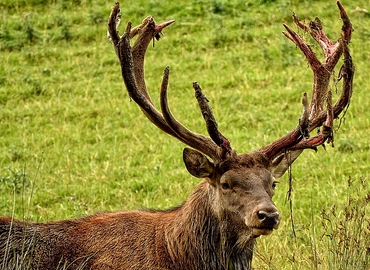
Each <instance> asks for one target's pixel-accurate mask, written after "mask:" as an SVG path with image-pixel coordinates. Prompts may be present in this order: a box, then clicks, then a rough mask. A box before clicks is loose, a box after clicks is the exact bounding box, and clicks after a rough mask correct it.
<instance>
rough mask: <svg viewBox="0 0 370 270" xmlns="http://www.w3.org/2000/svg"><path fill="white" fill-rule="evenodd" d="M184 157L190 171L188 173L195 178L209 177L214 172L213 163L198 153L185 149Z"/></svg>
mask: <svg viewBox="0 0 370 270" xmlns="http://www.w3.org/2000/svg"><path fill="white" fill-rule="evenodd" d="M182 157H183V160H184V163H185V166H186V169H188V172H189V173H190V174H191V175H193V176H195V177H198V178H205V177H209V176H210V175H211V174H212V173H213V171H214V165H213V163H212V162H211V161H209V160H208V159H207V158H206V157H205V156H204V155H203V154H201V153H199V152H198V151H195V150H193V149H189V148H185V149H184V151H183V154H182Z"/></svg>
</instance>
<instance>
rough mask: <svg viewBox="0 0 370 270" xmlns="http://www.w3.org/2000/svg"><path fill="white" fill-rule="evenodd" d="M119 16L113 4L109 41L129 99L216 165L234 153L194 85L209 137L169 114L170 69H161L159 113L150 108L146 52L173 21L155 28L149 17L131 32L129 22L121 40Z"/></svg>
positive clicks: (149, 117) (117, 6)
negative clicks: (146, 81)
mask: <svg viewBox="0 0 370 270" xmlns="http://www.w3.org/2000/svg"><path fill="white" fill-rule="evenodd" d="M119 13H120V8H119V3H116V4H115V6H114V7H113V9H112V12H111V15H110V17H109V21H108V32H109V38H110V40H111V42H112V44H113V46H114V49H115V51H116V54H117V56H118V58H119V60H120V64H121V70H122V77H123V80H124V82H125V85H126V88H127V91H128V93H129V95H130V97H131V98H132V99H133V100H134V101H135V102H136V103H137V104H138V105H139V106H140V108H141V110H142V111H143V112H144V114H145V115H146V116H147V118H148V119H149V120H150V121H151V122H152V123H154V124H155V125H156V126H157V127H158V128H160V129H161V130H162V131H164V132H166V133H168V134H170V135H171V136H173V137H175V138H177V139H178V140H180V141H182V142H183V143H185V144H187V145H188V146H190V147H192V148H194V149H196V150H198V151H200V152H202V153H203V154H206V155H207V156H209V157H210V158H212V160H213V161H215V162H220V161H222V160H223V159H225V158H227V157H228V156H230V155H232V154H233V153H235V152H234V151H233V150H232V148H231V146H230V143H229V141H228V140H227V139H226V138H225V137H224V136H223V135H222V134H221V133H220V132H219V131H218V128H217V123H216V121H215V119H214V116H213V114H212V111H211V108H210V107H209V105H208V100H207V99H206V97H205V96H204V95H203V93H202V90H201V88H200V86H199V85H198V84H197V83H194V84H193V88H194V90H195V95H196V98H197V100H198V104H199V106H200V109H201V112H202V114H203V117H204V119H205V121H206V125H207V129H208V133H209V135H210V137H211V138H208V137H206V136H204V135H201V134H197V133H194V132H192V131H190V130H189V129H187V128H186V127H185V126H183V125H182V124H181V123H180V122H178V121H177V120H176V119H175V118H174V116H173V115H172V113H171V112H170V109H169V106H168V101H167V88H168V80H169V67H166V69H165V70H164V75H163V80H162V86H161V110H162V112H160V111H159V110H158V109H157V108H156V107H155V106H154V105H153V103H152V101H151V99H150V96H149V93H148V91H147V88H146V85H145V79H144V58H145V53H146V50H147V47H148V45H149V43H150V41H151V40H152V39H153V38H156V39H157V40H159V38H160V33H161V31H162V30H163V29H164V28H165V27H167V26H168V25H170V24H172V23H173V22H174V21H173V20H172V21H168V22H165V23H162V24H158V25H156V24H155V22H154V19H153V18H152V17H151V16H149V17H147V18H146V19H144V21H143V22H142V23H141V24H140V25H139V26H137V27H135V28H133V29H131V23H130V22H129V23H128V25H127V27H126V31H125V33H124V34H123V35H122V37H119V35H118V31H117V27H118V25H119V21H120V14H119ZM136 35H137V39H136V41H135V42H134V45H133V47H132V48H131V47H130V39H131V38H133V37H134V36H136Z"/></svg>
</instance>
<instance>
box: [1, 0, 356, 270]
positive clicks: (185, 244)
mask: <svg viewBox="0 0 370 270" xmlns="http://www.w3.org/2000/svg"><path fill="white" fill-rule="evenodd" d="M337 5H338V7H339V11H340V14H341V18H342V20H343V27H342V34H341V37H340V38H339V39H338V40H337V41H336V42H331V41H330V40H329V39H328V38H327V37H326V35H325V33H324V32H323V30H322V26H321V23H320V22H319V20H318V19H317V20H316V21H315V22H311V24H310V26H309V27H308V26H305V25H304V24H303V23H302V22H301V21H299V19H298V18H297V17H296V16H295V15H293V20H294V21H295V23H296V24H297V26H298V27H299V28H301V29H303V30H304V31H306V32H309V33H310V35H311V36H312V37H313V38H314V39H315V40H316V41H317V43H318V44H319V45H320V47H321V48H322V49H323V51H324V55H325V60H324V61H323V62H320V61H319V60H318V59H317V57H316V55H315V54H314V53H313V52H312V51H311V49H310V46H309V45H307V44H306V43H305V42H304V41H303V40H302V39H301V37H300V36H299V35H298V34H296V33H295V32H294V31H293V30H292V29H290V28H289V27H288V26H286V25H284V27H285V28H286V30H287V33H284V34H285V36H286V37H287V38H288V39H290V40H291V41H293V42H294V43H295V44H296V45H297V46H298V47H299V48H300V50H301V51H302V52H303V54H304V56H305V57H306V59H307V60H308V63H309V65H310V67H311V69H312V70H313V73H314V84H313V94H312V99H311V103H310V104H308V99H307V94H306V93H305V94H304V95H303V98H302V104H303V113H302V116H301V118H300V119H299V124H298V125H297V126H296V127H295V128H294V129H293V130H292V131H290V132H288V133H287V134H286V135H284V136H282V137H281V138H279V139H277V140H275V141H274V142H272V143H270V144H268V145H266V146H264V147H262V148H260V149H258V150H255V151H252V152H250V153H248V154H237V152H236V150H234V149H233V148H232V147H231V145H230V142H229V141H228V139H227V138H225V137H224V136H223V135H222V134H221V132H220V131H219V130H218V127H217V123H216V120H215V118H214V116H213V113H212V110H211V108H210V106H209V105H208V100H207V98H206V97H205V96H204V95H203V93H202V89H201V88H200V86H199V85H198V83H196V82H195V83H193V88H194V90H195V97H196V99H197V101H198V104H199V107H200V110H201V112H202V115H203V118H204V120H205V123H206V127H207V131H208V134H209V137H208V136H204V135H201V134H197V133H194V132H192V131H190V130H189V129H187V128H186V127H185V126H183V125H182V124H181V123H179V122H178V121H177V120H176V119H175V117H174V116H173V115H172V113H171V111H170V109H169V105H168V100H167V89H168V82H169V68H168V67H167V68H166V69H165V71H164V75H163V81H162V85H161V92H160V94H161V95H160V107H161V108H160V110H158V109H157V108H156V107H155V106H154V104H153V102H152V101H151V99H150V95H149V92H148V91H147V89H146V84H145V79H144V57H145V53H146V50H147V47H148V45H149V44H150V42H151V40H152V39H153V38H157V39H159V37H160V33H161V31H162V30H163V29H164V28H165V27H167V26H168V25H170V24H171V23H173V22H174V21H169V22H166V23H162V24H159V25H156V24H155V22H154V20H153V18H152V17H150V16H149V17H147V18H146V19H145V20H144V21H143V22H142V24H141V25H139V26H137V27H135V28H132V29H131V23H129V24H128V26H127V28H126V31H125V33H124V34H123V35H122V36H121V37H120V36H119V35H118V31H117V27H118V24H119V21H120V15H119V12H120V7H119V3H116V4H115V6H114V7H113V9H112V13H111V15H110V18H109V21H108V31H109V36H110V39H111V42H112V44H113V47H114V49H115V52H116V54H117V56H118V59H119V61H120V65H121V72H122V77H123V80H124V83H125V86H126V89H127V91H128V93H129V95H130V97H131V98H132V99H133V100H134V101H135V102H136V103H137V104H138V105H139V107H140V108H141V110H142V111H143V113H144V114H145V116H146V117H147V118H148V119H149V120H150V121H151V122H152V123H153V124H154V125H156V126H157V127H158V128H159V129H161V130H162V131H164V132H165V133H167V134H169V135H171V136H173V137H174V138H176V139H178V140H179V141H181V142H183V143H184V144H186V145H188V146H190V147H191V148H192V149H190V148H185V149H184V152H183V161H184V163H185V166H186V168H187V170H188V172H189V173H190V174H191V175H193V176H195V177H198V178H202V179H204V180H203V181H202V182H200V184H199V185H198V186H197V187H196V188H195V189H194V190H193V192H192V193H191V195H190V196H189V198H188V199H187V201H186V202H185V203H184V204H183V205H181V206H179V207H177V208H173V209H171V210H167V211H132V212H124V211H121V212H115V213H102V214H97V215H93V216H89V217H85V218H81V219H75V220H64V221H55V222H49V223H25V222H21V221H17V220H13V219H12V218H9V217H0V267H3V268H6V269H19V268H22V269H23V268H26V269H29V268H30V269H39V270H44V269H150V270H152V269H171V270H177V269H178V270H180V269H181V270H196V269H211V270H213V269H215V270H218V269H220V270H223V269H240V270H242V269H247V270H249V269H251V262H252V256H253V246H254V243H255V239H256V238H257V237H259V236H261V235H268V234H270V233H272V231H273V230H274V229H277V228H278V226H279V222H280V214H279V212H278V210H277V208H276V206H275V204H274V203H273V201H272V197H273V195H274V189H275V185H276V178H279V177H281V176H282V175H283V174H284V173H285V172H286V170H287V169H288V167H289V166H290V165H291V164H292V163H293V162H294V160H295V159H296V158H297V157H298V156H299V155H300V154H301V153H302V151H303V150H304V149H307V148H308V149H316V147H317V146H320V145H323V144H324V143H325V142H330V141H332V140H333V131H332V127H333V120H334V118H337V117H338V115H339V114H340V113H341V112H342V111H343V109H344V108H345V107H346V106H348V104H349V102H350V98H351V95H352V80H353V74H354V68H353V64H352V59H351V56H350V53H349V49H348V46H347V45H348V43H349V42H350V38H351V32H352V25H351V22H350V20H349V18H348V16H347V14H346V12H345V10H344V9H343V7H342V5H341V4H340V3H339V2H338V3H337ZM136 35H137V39H136V41H135V43H134V45H133V46H132V47H131V45H130V39H131V38H133V37H134V36H136ZM342 55H343V56H344V62H343V66H342V68H341V71H340V72H341V73H340V77H341V78H343V83H342V92H341V94H340V97H339V98H338V100H337V102H336V103H335V104H332V93H331V92H330V90H329V82H330V77H331V75H332V73H333V69H334V67H335V66H336V64H337V62H338V61H339V59H340V57H341V56H342ZM325 100H326V102H327V105H326V109H325V110H324V107H325V106H324V104H323V103H324V102H325ZM316 128H320V132H319V133H318V134H317V135H315V136H313V137H311V138H310V137H309V135H310V132H311V131H313V130H314V129H316Z"/></svg>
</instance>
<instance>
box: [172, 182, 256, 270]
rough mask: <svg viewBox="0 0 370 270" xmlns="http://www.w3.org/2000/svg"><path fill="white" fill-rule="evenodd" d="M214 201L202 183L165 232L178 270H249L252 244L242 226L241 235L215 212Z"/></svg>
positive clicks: (229, 220)
mask: <svg viewBox="0 0 370 270" xmlns="http://www.w3.org/2000/svg"><path fill="white" fill-rule="evenodd" d="M215 197H216V194H214V189H213V188H212V187H210V186H209V184H208V183H207V182H206V181H202V182H201V183H200V184H199V185H198V186H197V188H196V189H195V190H194V191H193V192H192V194H191V195H190V196H189V198H188V200H187V201H186V202H185V203H184V204H183V205H182V206H181V207H180V208H178V210H177V211H176V214H175V216H174V219H173V221H172V223H171V225H169V228H168V230H166V231H167V233H166V238H167V239H166V241H167V245H168V252H169V254H170V256H171V258H172V261H173V262H174V263H175V264H176V265H178V266H179V267H180V268H179V269H206V268H208V269H230V266H231V269H250V267H251V261H252V256H253V246H254V243H255V240H254V239H253V238H251V237H250V234H249V233H247V231H246V230H245V225H243V227H244V232H243V231H241V228H240V226H238V225H235V218H234V217H233V216H232V215H231V214H228V213H225V212H222V211H220V210H219V208H220V206H219V205H216V204H217V201H216V200H215ZM189 264H191V265H190V266H189ZM193 264H194V265H193ZM176 269H177V268H176Z"/></svg>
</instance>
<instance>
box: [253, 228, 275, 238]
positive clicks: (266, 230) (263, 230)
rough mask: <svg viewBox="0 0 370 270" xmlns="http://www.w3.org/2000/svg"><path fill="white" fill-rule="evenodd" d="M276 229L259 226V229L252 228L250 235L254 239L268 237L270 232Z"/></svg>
mask: <svg viewBox="0 0 370 270" xmlns="http://www.w3.org/2000/svg"><path fill="white" fill-rule="evenodd" d="M274 229H276V228H274V227H270V226H261V227H253V228H252V235H253V236H254V237H255V238H256V237H259V236H261V235H269V234H271V233H272V231H273V230H274Z"/></svg>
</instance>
